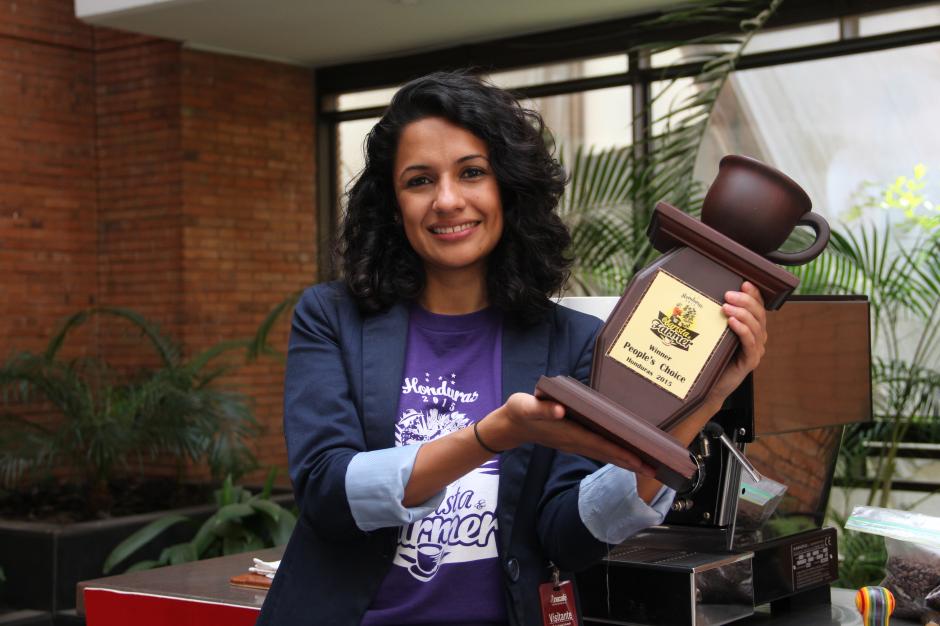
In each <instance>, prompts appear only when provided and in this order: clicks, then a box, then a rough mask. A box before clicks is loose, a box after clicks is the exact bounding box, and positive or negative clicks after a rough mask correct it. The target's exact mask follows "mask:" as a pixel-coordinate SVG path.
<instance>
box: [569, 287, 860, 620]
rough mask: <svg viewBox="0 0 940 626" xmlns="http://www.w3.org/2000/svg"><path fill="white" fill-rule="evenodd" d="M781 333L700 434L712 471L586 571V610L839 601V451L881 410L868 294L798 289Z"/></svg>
mask: <svg viewBox="0 0 940 626" xmlns="http://www.w3.org/2000/svg"><path fill="white" fill-rule="evenodd" d="M611 300H615V299H611ZM566 304H568V303H567V302H566ZM575 308H578V307H577V305H576V304H575ZM768 333H769V340H768V344H767V351H766V354H765V356H764V359H763V361H762V362H761V365H760V367H759V368H758V369H757V370H756V371H755V372H754V373H753V375H752V376H750V377H749V378H748V379H747V380H746V381H745V383H744V384H742V385H741V387H740V388H739V389H738V390H737V391H736V392H735V393H734V394H733V395H732V396H731V397H730V398H729V399H728V401H727V402H726V403H725V406H724V407H723V408H722V410H721V411H720V412H719V413H718V414H717V415H716V416H715V417H714V418H713V420H712V422H711V423H710V424H709V425H708V427H707V428H706V429H705V431H704V432H703V433H702V434H701V435H700V436H699V438H698V440H697V441H695V442H693V444H692V446H691V447H690V452H691V454H692V455H693V457H694V459H695V461H696V464H697V466H698V471H697V474H696V476H695V477H694V478H693V480H692V481H690V483H689V484H688V486H687V487H686V489H684V490H683V491H682V492H679V493H678V494H677V496H676V499H675V501H674V503H673V506H672V510H671V511H670V513H669V514H668V515H667V517H666V519H665V523H664V524H663V525H662V526H659V527H656V528H652V529H650V530H648V531H646V532H643V533H641V534H640V535H638V536H636V537H633V538H631V539H630V540H628V541H626V542H625V543H623V544H621V545H619V546H616V547H613V548H612V549H611V550H610V553H609V554H608V556H607V558H606V559H604V560H603V561H602V562H601V563H600V564H599V565H597V566H594V567H592V568H590V569H589V570H587V571H585V572H582V573H580V574H578V576H577V578H578V585H579V588H580V594H581V601H582V608H583V613H584V616H585V621H586V623H588V624H591V623H594V624H657V625H661V624H669V625H670V626H686V625H688V626H717V625H719V624H727V623H730V622H734V621H735V620H738V619H741V618H744V617H746V616H748V615H751V614H753V613H754V609H755V607H757V606H760V605H762V604H766V603H770V605H771V608H772V610H773V611H779V610H785V609H786V608H787V607H788V606H789V605H791V604H794V603H798V604H800V605H805V604H810V603H817V602H828V601H829V584H830V583H831V582H832V581H833V580H835V578H836V577H837V575H838V574H837V567H838V565H837V564H838V560H837V556H838V554H837V543H836V533H835V530H834V529H832V528H823V527H822V524H823V520H824V517H825V510H826V506H827V503H828V499H829V491H830V487H831V485H832V478H833V474H834V471H835V464H836V457H837V454H838V449H839V444H840V441H841V438H842V431H843V429H844V427H845V425H847V424H851V423H856V422H863V421H868V420H870V419H871V378H870V366H871V349H870V344H869V312H868V302H867V300H866V299H865V298H864V297H851V296H850V297H831V296H825V297H800V296H794V297H791V299H790V300H788V301H787V303H786V305H785V306H784V307H783V308H781V309H780V310H778V311H774V312H769V313H768Z"/></svg>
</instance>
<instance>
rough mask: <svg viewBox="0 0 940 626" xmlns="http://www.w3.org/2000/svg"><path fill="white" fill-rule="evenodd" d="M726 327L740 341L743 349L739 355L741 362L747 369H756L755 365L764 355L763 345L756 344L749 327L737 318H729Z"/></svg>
mask: <svg viewBox="0 0 940 626" xmlns="http://www.w3.org/2000/svg"><path fill="white" fill-rule="evenodd" d="M728 326H729V327H730V328H731V330H732V331H734V333H735V334H736V335H737V336H738V339H739V340H740V341H741V347H742V348H743V352H742V353H741V361H742V362H743V363H744V364H745V365H746V367H747V368H748V369H754V368H755V367H757V364H758V363H760V360H761V357H763V355H764V346H763V344H759V343H758V342H757V339H756V338H755V337H754V332H753V331H752V330H751V327H750V326H748V325H747V324H745V323H744V322H742V321H741V320H739V319H738V318H736V317H729V318H728Z"/></svg>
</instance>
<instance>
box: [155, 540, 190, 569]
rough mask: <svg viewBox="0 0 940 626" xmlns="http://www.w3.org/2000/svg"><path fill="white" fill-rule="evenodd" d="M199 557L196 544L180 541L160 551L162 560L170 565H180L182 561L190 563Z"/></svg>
mask: <svg viewBox="0 0 940 626" xmlns="http://www.w3.org/2000/svg"><path fill="white" fill-rule="evenodd" d="M198 559H199V556H198V554H197V553H196V549H195V546H193V544H192V543H190V542H186V543H178V544H176V545H172V546H170V547H168V548H164V549H163V551H162V552H161V553H160V561H161V562H164V563H169V564H170V565H179V564H180V563H190V562H192V561H196V560H198Z"/></svg>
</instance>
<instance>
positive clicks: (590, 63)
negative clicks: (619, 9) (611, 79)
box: [488, 54, 627, 89]
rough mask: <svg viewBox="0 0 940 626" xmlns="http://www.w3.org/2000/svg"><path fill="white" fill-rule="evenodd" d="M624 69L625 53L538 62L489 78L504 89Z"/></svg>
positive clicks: (600, 74) (620, 72) (622, 71)
mask: <svg viewBox="0 0 940 626" xmlns="http://www.w3.org/2000/svg"><path fill="white" fill-rule="evenodd" d="M626 71H627V55H626V54H616V55H612V56H605V57H596V58H592V59H580V60H576V61H565V62H564V63H552V64H549V65H537V66H534V67H525V68H521V69H514V70H507V71H504V72H493V73H492V74H490V75H489V76H488V78H489V80H490V81H492V83H493V84H494V85H496V86H498V87H502V88H503V89H518V88H520V87H528V86H530V85H541V84H544V83H558V82H562V81H566V80H573V79H576V78H590V77H594V76H608V75H611V74H623V73H624V72H626Z"/></svg>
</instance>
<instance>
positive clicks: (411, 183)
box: [405, 176, 431, 187]
mask: <svg viewBox="0 0 940 626" xmlns="http://www.w3.org/2000/svg"><path fill="white" fill-rule="evenodd" d="M429 182H431V179H430V178H428V177H427V176H415V177H414V178H409V179H408V182H406V183H405V186H406V187H417V186H419V185H426V184H428V183H429Z"/></svg>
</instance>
